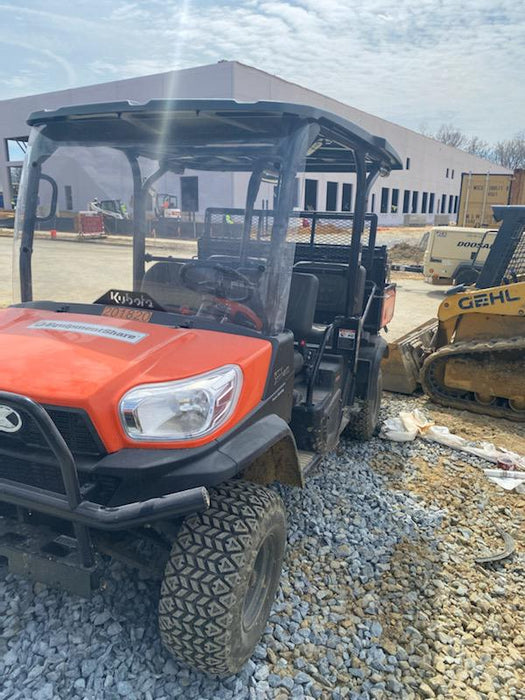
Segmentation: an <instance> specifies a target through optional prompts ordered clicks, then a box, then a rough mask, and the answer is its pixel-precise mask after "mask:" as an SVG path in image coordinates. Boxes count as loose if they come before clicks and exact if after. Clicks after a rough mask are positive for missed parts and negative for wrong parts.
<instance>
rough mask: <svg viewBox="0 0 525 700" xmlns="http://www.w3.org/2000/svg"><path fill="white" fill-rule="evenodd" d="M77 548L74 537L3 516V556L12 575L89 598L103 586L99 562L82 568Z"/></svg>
mask: <svg viewBox="0 0 525 700" xmlns="http://www.w3.org/2000/svg"><path fill="white" fill-rule="evenodd" d="M77 549H78V548H77V541H76V539H75V538H73V537H68V536H67V535H60V534H58V533H56V532H54V531H53V530H51V529H49V528H47V527H43V526H40V525H39V526H38V528H37V527H36V526H34V525H26V524H24V523H19V522H17V521H14V520H10V519H6V518H2V517H0V557H5V558H6V559H7V565H8V571H9V573H11V574H18V575H19V576H23V577H24V578H28V579H31V580H33V581H39V582H40V583H44V584H46V585H48V586H53V587H59V588H63V589H65V590H67V591H69V592H70V593H74V594H75V595H79V596H83V597H86V598H87V597H89V596H90V595H91V593H92V592H93V591H94V590H96V589H97V588H98V587H99V580H100V577H99V559H98V558H97V557H95V564H94V565H93V566H90V567H84V566H81V564H80V563H79V562H80V559H79V555H78V551H77Z"/></svg>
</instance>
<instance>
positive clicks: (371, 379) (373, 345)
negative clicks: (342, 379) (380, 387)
mask: <svg viewBox="0 0 525 700" xmlns="http://www.w3.org/2000/svg"><path fill="white" fill-rule="evenodd" d="M387 348H388V343H387V342H386V340H385V339H384V338H383V337H381V336H379V335H376V336H371V337H370V340H369V343H368V344H367V345H364V346H363V345H362V346H361V347H360V349H359V355H358V358H357V381H356V396H357V397H358V398H360V399H370V398H372V397H373V396H374V393H375V390H376V386H377V384H376V383H377V377H378V374H379V369H380V366H381V360H382V359H383V357H384V356H385V355H386V352H387Z"/></svg>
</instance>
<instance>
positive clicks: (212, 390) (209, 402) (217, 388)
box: [119, 365, 242, 440]
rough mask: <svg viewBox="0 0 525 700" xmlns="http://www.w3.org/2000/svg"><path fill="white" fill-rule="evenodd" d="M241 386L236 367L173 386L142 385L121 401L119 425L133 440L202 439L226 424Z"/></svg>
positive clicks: (171, 384) (173, 384)
mask: <svg viewBox="0 0 525 700" xmlns="http://www.w3.org/2000/svg"><path fill="white" fill-rule="evenodd" d="M241 386H242V372H241V369H240V368H239V367H237V365H226V366H225V367H221V368H220V369H217V370H213V371H212V372H207V373H206V374H200V375H198V376H197V377H190V378H189V379H181V380H178V381H175V382H162V383H159V384H143V385H142V386H138V387H135V388H134V389H131V390H130V391H128V392H127V394H125V395H124V396H123V397H122V399H121V401H120V407H119V408H120V418H121V421H122V425H123V427H124V430H125V431H126V433H127V434H128V435H129V437H131V438H133V439H134V440H188V439H190V438H198V437H202V436H203V435H206V434H208V433H211V432H212V431H213V430H215V429H216V428H218V427H219V426H220V425H222V424H223V423H225V422H226V421H227V420H228V418H229V417H230V416H231V414H232V413H233V410H234V408H235V406H236V404H237V399H238V398H239V394H240V391H241Z"/></svg>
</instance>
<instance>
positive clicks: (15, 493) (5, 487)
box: [0, 391, 210, 530]
mask: <svg viewBox="0 0 525 700" xmlns="http://www.w3.org/2000/svg"><path fill="white" fill-rule="evenodd" d="M3 402H5V403H6V404H7V405H9V406H12V407H14V408H15V409H17V408H18V409H19V410H22V411H23V412H25V413H26V414H29V415H30V416H31V418H32V420H33V421H34V422H35V423H36V425H37V426H38V428H39V430H40V431H41V433H42V435H43V436H44V438H45V440H46V442H47V444H48V446H49V448H50V450H51V452H52V453H53V454H54V456H55V458H56V460H57V462H58V465H59V467H60V472H61V475H62V480H63V483H64V490H65V495H63V494H58V493H52V492H50V491H46V490H44V489H42V488H37V487H35V486H30V485H26V484H21V483H18V482H13V481H9V480H7V479H0V501H3V502H5V503H10V504H13V505H15V506H19V507H21V508H26V509H28V510H35V511H38V512H41V513H45V514H46V515H50V516H54V517H58V518H62V519H65V520H68V521H70V522H72V523H74V524H77V525H84V526H87V527H92V528H98V529H102V530H122V529H128V528H132V527H137V526H139V525H143V524H144V523H149V522H152V521H155V520H161V519H167V518H180V517H184V516H186V515H188V514H190V513H199V512H202V511H204V510H206V509H207V508H208V506H209V503H210V499H209V494H208V491H207V489H206V488H205V487H203V486H195V487H192V488H188V489H184V490H180V491H176V492H174V493H173V492H172V493H166V494H165V495H161V496H155V497H151V498H147V499H146V500H142V499H141V500H136V501H131V502H130V501H128V502H126V503H123V504H119V505H101V504H99V503H94V502H92V501H90V500H86V499H85V498H83V497H82V495H81V489H80V484H79V479H78V471H77V466H76V464H75V460H74V457H73V455H72V453H71V451H70V449H69V447H68V446H67V444H66V442H65V440H64V438H63V437H62V435H61V434H60V432H59V431H58V429H57V427H56V425H55V424H54V422H53V421H52V420H51V418H50V417H49V415H48V413H47V412H46V411H45V409H44V408H43V407H42V406H41V405H40V404H38V403H36V402H35V401H33V400H32V399H30V398H28V397H27V396H21V395H19V394H13V393H11V392H4V391H0V403H3ZM157 493H158V492H157Z"/></svg>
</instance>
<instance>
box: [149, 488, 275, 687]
mask: <svg viewBox="0 0 525 700" xmlns="http://www.w3.org/2000/svg"><path fill="white" fill-rule="evenodd" d="M211 498H212V500H211V505H210V508H209V509H208V510H207V511H205V512H204V513H202V514H200V515H195V516H191V517H189V518H187V520H186V521H185V522H184V524H183V526H182V529H181V531H180V533H179V535H178V537H177V540H176V541H175V543H174V545H173V549H172V553H171V557H170V559H169V561H168V564H167V566H166V571H165V574H164V581H163V583H162V589H161V597H160V601H159V628H160V633H161V637H162V640H163V642H164V643H165V644H166V646H167V647H168V648H169V649H170V650H171V651H172V653H173V654H175V655H176V656H177V657H178V658H180V659H182V660H184V661H186V662H187V663H188V664H189V665H191V666H193V667H194V668H198V669H200V670H202V671H205V672H207V673H211V674H216V675H224V674H225V673H228V671H230V670H231V669H229V668H228V665H229V664H228V651H229V648H230V647H231V634H232V629H231V615H232V613H231V607H232V604H233V603H234V599H235V595H236V590H235V589H236V586H237V584H238V582H239V577H240V572H242V570H243V567H244V564H245V559H246V556H247V553H248V550H249V549H250V547H251V542H252V538H253V534H254V533H255V532H256V530H257V528H258V526H259V524H260V522H261V519H262V518H263V516H264V515H265V513H266V514H267V513H268V512H272V511H273V512H274V511H276V510H281V511H282V510H284V506H283V504H282V501H281V499H280V497H279V496H278V494H276V493H274V492H273V491H270V490H269V489H266V488H263V487H261V486H257V485H255V484H251V483H249V482H246V481H232V482H226V483H225V484H222V485H221V486H218V487H216V488H214V489H213V491H212V492H211Z"/></svg>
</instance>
